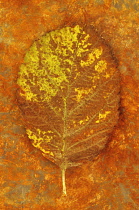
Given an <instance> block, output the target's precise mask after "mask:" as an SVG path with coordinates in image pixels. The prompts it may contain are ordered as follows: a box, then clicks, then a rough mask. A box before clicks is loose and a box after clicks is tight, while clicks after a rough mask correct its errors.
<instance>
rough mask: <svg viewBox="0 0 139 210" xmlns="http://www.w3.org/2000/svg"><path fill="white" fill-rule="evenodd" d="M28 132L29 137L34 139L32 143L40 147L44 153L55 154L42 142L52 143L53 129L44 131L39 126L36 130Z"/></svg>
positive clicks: (28, 130)
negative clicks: (46, 148)
mask: <svg viewBox="0 0 139 210" xmlns="http://www.w3.org/2000/svg"><path fill="white" fill-rule="evenodd" d="M26 133H27V135H28V137H29V139H31V140H32V145H33V146H34V147H36V148H38V149H40V150H41V151H42V152H43V153H45V154H50V155H52V156H53V153H52V152H51V151H49V150H45V149H44V148H43V147H42V146H41V144H42V143H50V142H51V140H52V139H53V136H51V134H53V132H52V131H47V132H46V131H42V130H40V129H39V128H38V129H36V130H35V132H33V131H31V130H30V129H27V130H26Z"/></svg>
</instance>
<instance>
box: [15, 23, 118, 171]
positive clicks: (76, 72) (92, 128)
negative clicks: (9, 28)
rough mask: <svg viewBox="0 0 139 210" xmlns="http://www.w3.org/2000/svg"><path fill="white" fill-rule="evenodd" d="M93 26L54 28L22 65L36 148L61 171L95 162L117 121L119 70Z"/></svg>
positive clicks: (24, 104)
mask: <svg viewBox="0 0 139 210" xmlns="http://www.w3.org/2000/svg"><path fill="white" fill-rule="evenodd" d="M116 66H117V65H116V61H115V60H114V59H113V56H112V53H111V50H110V48H109V47H108V46H107V45H106V44H105V42H104V41H103V40H102V39H101V38H100V37H99V36H98V34H97V33H96V32H95V31H94V29H93V28H92V27H90V26H89V27H87V26H86V27H84V28H82V27H81V26H79V25H76V26H74V27H65V28H62V29H59V30H55V31H51V32H49V33H47V34H46V35H44V36H42V37H41V38H40V39H39V40H37V41H35V42H34V43H33V44H32V46H31V47H30V49H29V51H28V52H27V53H26V55H25V57H24V63H23V64H22V65H21V67H20V72H19V77H18V85H19V86H20V91H19V94H18V102H19V107H20V109H21V111H22V113H23V116H24V118H25V121H26V132H27V135H28V137H29V139H30V140H31V142H32V144H33V146H34V147H36V148H38V149H40V150H41V151H42V154H43V155H44V156H45V157H47V158H48V159H49V160H51V161H53V162H54V163H56V164H57V165H58V166H59V167H60V168H61V169H64V170H66V169H67V168H69V167H72V166H76V165H78V164H79V163H80V162H81V160H85V159H90V160H93V159H94V157H96V155H98V154H99V153H100V152H101V151H102V149H104V148H105V145H106V143H107V142H108V140H109V137H110V134H111V132H112V131H113V129H114V126H115V125H116V123H117V121H118V116H119V112H118V108H119V91H120V86H119V73H118V70H117V68H116Z"/></svg>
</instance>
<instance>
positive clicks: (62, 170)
mask: <svg viewBox="0 0 139 210" xmlns="http://www.w3.org/2000/svg"><path fill="white" fill-rule="evenodd" d="M61 172H62V186H63V195H64V196H67V190H66V178H65V177H66V176H65V173H66V169H65V168H64V169H61Z"/></svg>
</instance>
